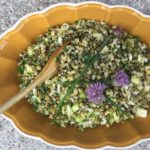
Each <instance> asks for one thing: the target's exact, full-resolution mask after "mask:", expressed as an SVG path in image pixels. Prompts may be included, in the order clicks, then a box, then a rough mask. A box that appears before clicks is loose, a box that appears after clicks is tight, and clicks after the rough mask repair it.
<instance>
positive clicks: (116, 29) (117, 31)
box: [113, 27, 123, 37]
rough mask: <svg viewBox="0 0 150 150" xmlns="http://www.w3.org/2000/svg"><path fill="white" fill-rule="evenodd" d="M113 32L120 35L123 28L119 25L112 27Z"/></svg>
mask: <svg viewBox="0 0 150 150" xmlns="http://www.w3.org/2000/svg"><path fill="white" fill-rule="evenodd" d="M113 33H114V35H116V36H118V37H121V36H122V34H123V29H122V28H121V27H116V28H115V29H113Z"/></svg>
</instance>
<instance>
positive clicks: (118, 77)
mask: <svg viewBox="0 0 150 150" xmlns="http://www.w3.org/2000/svg"><path fill="white" fill-rule="evenodd" d="M114 84H115V85H116V86H125V85H128V84H129V78H128V75H127V74H126V73H125V72H124V70H119V71H117V72H116V74H115V75H114Z"/></svg>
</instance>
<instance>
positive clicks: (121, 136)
mask: <svg viewBox="0 0 150 150" xmlns="http://www.w3.org/2000/svg"><path fill="white" fill-rule="evenodd" d="M95 12H96V13H95ZM80 18H86V19H96V20H101V21H106V22H107V23H109V24H115V25H119V26H122V27H123V28H125V29H126V30H127V31H129V32H130V33H132V34H134V35H137V36H140V37H141V39H142V40H143V41H144V42H146V43H147V44H148V45H149V46H150V38H149V35H150V19H146V18H144V17H142V16H141V15H139V14H137V13H136V12H134V11H133V10H130V9H127V8H112V9H110V8H107V7H106V6H103V5H98V4H82V5H80V6H77V7H73V6H67V5H66V6H58V7H55V8H53V9H50V10H49V11H47V12H45V13H43V14H37V15H32V16H30V17H28V18H27V19H25V20H23V21H22V22H21V23H20V24H19V25H18V26H17V27H16V28H15V29H14V30H12V31H10V32H9V33H7V34H6V35H5V36H4V37H3V38H2V39H0V72H1V75H0V93H1V94H0V104H2V103H3V102H5V101H7V100H8V99H9V98H10V97H12V96H13V95H15V94H16V93H17V92H18V91H19V79H18V75H17V61H18V59H19V53H21V52H22V51H24V50H25V49H26V48H27V47H28V46H29V45H30V44H32V43H33V42H34V40H35V39H36V37H37V36H38V35H39V34H42V33H44V32H46V31H47V29H48V28H49V27H51V26H54V25H58V24H62V23H65V22H67V23H71V22H73V21H75V20H77V19H80ZM5 115H6V116H8V117H10V118H11V119H12V120H13V121H14V122H15V124H16V126H17V127H18V128H19V129H21V130H22V131H23V132H25V133H27V134H30V135H34V136H38V137H41V138H43V139H44V140H46V141H47V142H49V143H52V144H56V145H69V144H74V145H78V146H81V147H85V148H97V147H101V146H104V145H113V146H125V145H129V144H131V143H134V142H135V141H136V140H138V139H139V138H144V137H150V128H149V124H150V114H149V115H148V117H147V118H145V119H143V118H137V119H134V120H132V121H127V122H125V123H123V124H122V123H121V124H116V125H113V126H112V127H110V128H106V127H103V126H99V127H97V128H95V129H86V130H85V131H84V132H81V131H79V130H78V129H77V128H75V127H71V126H68V127H67V128H60V127H58V126H55V125H52V124H50V121H49V119H48V118H47V117H45V116H43V115H41V114H39V113H35V112H34V111H33V109H32V106H31V105H30V104H28V103H27V102H26V100H25V99H24V100H22V101H21V102H19V103H17V104H16V105H15V106H13V107H12V108H11V109H9V110H8V111H7V112H5Z"/></svg>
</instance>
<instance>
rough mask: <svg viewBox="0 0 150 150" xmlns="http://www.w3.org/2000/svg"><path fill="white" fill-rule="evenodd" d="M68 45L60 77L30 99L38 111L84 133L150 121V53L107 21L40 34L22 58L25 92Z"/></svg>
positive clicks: (61, 59) (79, 23)
mask: <svg viewBox="0 0 150 150" xmlns="http://www.w3.org/2000/svg"><path fill="white" fill-rule="evenodd" d="M68 41H69V42H68ZM65 43H67V44H66V45H65V46H64V48H63V51H62V52H61V54H60V55H59V56H57V57H56V59H55V61H56V62H57V63H58V66H59V68H58V72H57V73H56V74H55V76H54V77H52V78H50V79H48V80H46V81H45V82H43V83H42V84H41V85H39V86H37V87H36V88H34V89H33V90H32V91H31V92H30V93H29V94H28V95H27V100H28V102H29V103H31V104H32V105H33V108H34V110H35V111H36V112H40V113H42V114H43V115H46V116H48V117H49V118H50V120H51V122H52V123H55V124H58V125H60V126H61V127H66V126H67V125H73V126H76V127H78V128H79V129H81V130H83V129H84V128H89V127H90V128H94V127H96V126H98V125H105V126H106V127H109V126H111V125H113V124H114V123H121V122H124V121H126V120H128V119H134V118H135V117H147V115H148V110H149V102H150V49H149V48H148V46H147V45H146V44H145V43H143V42H142V41H141V40H140V38H139V37H137V36H133V35H131V34H130V33H128V32H127V31H125V30H124V29H123V28H121V27H118V26H115V25H108V24H107V23H105V22H103V21H97V20H85V19H80V20H77V21H75V22H74V23H72V24H68V23H64V24H62V25H57V26H54V27H52V28H50V29H49V30H48V31H47V32H46V33H45V34H43V35H40V36H39V37H38V38H37V40H36V41H35V42H34V43H33V44H32V45H31V46H29V47H28V48H27V50H25V51H24V52H23V53H21V54H20V60H19V62H18V74H19V78H20V88H21V89H23V88H25V87H26V86H28V85H29V84H30V83H31V82H32V81H33V80H34V79H35V78H36V77H37V76H38V74H39V73H40V71H41V70H42V68H43V67H44V65H45V64H46V63H47V61H48V60H49V58H50V56H51V55H52V54H53V52H54V51H55V50H56V49H58V48H59V47H61V46H63V45H64V44H65Z"/></svg>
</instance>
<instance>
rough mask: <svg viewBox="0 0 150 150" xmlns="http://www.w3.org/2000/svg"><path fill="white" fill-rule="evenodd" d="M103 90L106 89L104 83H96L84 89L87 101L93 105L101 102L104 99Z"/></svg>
mask: <svg viewBox="0 0 150 150" xmlns="http://www.w3.org/2000/svg"><path fill="white" fill-rule="evenodd" d="M105 89H106V85H105V84H104V83H101V82H97V83H94V84H91V85H90V86H89V87H88V88H87V89H86V94H87V97H88V101H89V102H93V103H99V102H102V101H103V100H104V99H105V97H104V95H103V92H104V90H105Z"/></svg>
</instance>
